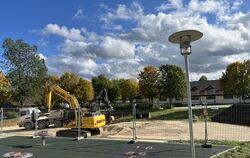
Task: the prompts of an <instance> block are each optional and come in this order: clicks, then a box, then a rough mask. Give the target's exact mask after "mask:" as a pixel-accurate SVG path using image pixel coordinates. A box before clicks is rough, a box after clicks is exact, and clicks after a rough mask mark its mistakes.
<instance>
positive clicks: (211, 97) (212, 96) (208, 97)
mask: <svg viewBox="0 0 250 158" xmlns="http://www.w3.org/2000/svg"><path fill="white" fill-rule="evenodd" d="M207 99H215V95H210V96H207Z"/></svg>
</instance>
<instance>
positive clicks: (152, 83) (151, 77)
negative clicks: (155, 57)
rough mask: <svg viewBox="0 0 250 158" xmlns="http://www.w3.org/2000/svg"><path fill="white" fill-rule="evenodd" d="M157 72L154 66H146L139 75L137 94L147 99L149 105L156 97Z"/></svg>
mask: <svg viewBox="0 0 250 158" xmlns="http://www.w3.org/2000/svg"><path fill="white" fill-rule="evenodd" d="M159 75H160V74H159V71H158V70H157V68H156V67H155V66H146V67H144V69H143V71H141V72H140V73H139V78H138V79H139V93H140V94H141V95H143V96H145V97H146V98H149V100H150V101H151V104H153V99H154V97H156V96H157V95H158V80H159Z"/></svg>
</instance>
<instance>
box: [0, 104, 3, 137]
mask: <svg viewBox="0 0 250 158" xmlns="http://www.w3.org/2000/svg"><path fill="white" fill-rule="evenodd" d="M0 134H3V108H2V107H1V133H0Z"/></svg>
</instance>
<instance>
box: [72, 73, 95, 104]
mask: <svg viewBox="0 0 250 158" xmlns="http://www.w3.org/2000/svg"><path fill="white" fill-rule="evenodd" d="M76 97H77V99H78V101H79V103H81V104H83V103H86V102H89V101H91V100H92V99H93V97H94V89H93V86H92V84H91V82H89V81H87V80H84V79H82V78H80V80H79V82H78V84H77V89H76Z"/></svg>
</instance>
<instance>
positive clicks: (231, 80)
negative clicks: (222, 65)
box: [220, 60, 250, 102]
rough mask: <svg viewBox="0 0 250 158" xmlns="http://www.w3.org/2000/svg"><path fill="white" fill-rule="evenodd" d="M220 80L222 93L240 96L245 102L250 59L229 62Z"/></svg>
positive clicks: (247, 90)
mask: <svg viewBox="0 0 250 158" xmlns="http://www.w3.org/2000/svg"><path fill="white" fill-rule="evenodd" d="M220 81H221V86H222V88H223V91H224V93H226V94H232V95H235V96H237V97H242V99H243V102H245V98H246V97H247V96H249V95H250V60H247V61H244V62H243V63H241V62H234V63H231V64H229V65H228V66H227V68H226V71H225V73H223V74H222V77H221V78H220Z"/></svg>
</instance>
